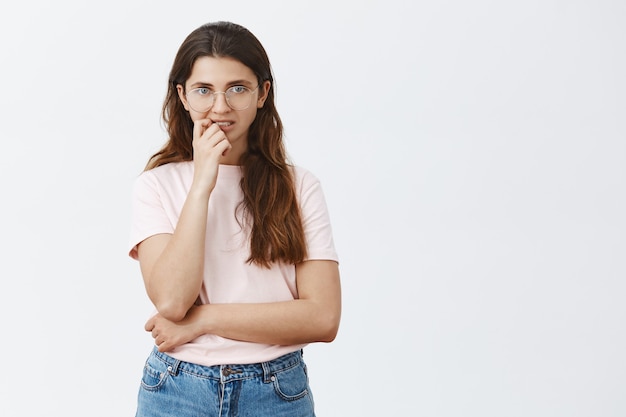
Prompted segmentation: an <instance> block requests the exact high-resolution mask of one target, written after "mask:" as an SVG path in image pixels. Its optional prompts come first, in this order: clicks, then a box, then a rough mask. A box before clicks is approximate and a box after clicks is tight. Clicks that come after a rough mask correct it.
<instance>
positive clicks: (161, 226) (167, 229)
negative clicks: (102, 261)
mask: <svg viewBox="0 0 626 417" xmlns="http://www.w3.org/2000/svg"><path fill="white" fill-rule="evenodd" d="M160 233H174V225H173V224H172V222H171V221H170V219H169V217H168V215H167V213H166V211H165V208H164V206H163V201H162V197H161V193H160V187H159V184H158V181H157V178H156V176H154V175H152V173H151V172H150V171H145V172H143V173H142V174H141V175H139V177H137V179H136V180H135V183H134V185H133V192H132V203H131V228H130V239H129V252H128V255H129V256H130V257H131V258H133V259H137V245H138V244H139V243H141V242H143V241H144V240H145V239H147V238H149V237H150V236H154V235H156V234H160Z"/></svg>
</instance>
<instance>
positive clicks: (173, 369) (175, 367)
mask: <svg viewBox="0 0 626 417" xmlns="http://www.w3.org/2000/svg"><path fill="white" fill-rule="evenodd" d="M180 362H181V361H179V360H178V359H175V360H174V363H173V364H171V365H170V366H168V367H167V371H168V372H169V373H170V375H173V376H176V375H178V368H180Z"/></svg>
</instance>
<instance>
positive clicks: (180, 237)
mask: <svg viewBox="0 0 626 417" xmlns="http://www.w3.org/2000/svg"><path fill="white" fill-rule="evenodd" d="M193 137H194V139H193V150H194V177H193V181H192V184H191V188H190V190H189V193H188V195H187V198H186V200H185V204H184V205H183V208H182V211H181V214H180V217H179V219H178V223H177V225H176V229H175V231H174V233H173V234H159V235H155V236H151V237H149V238H147V239H146V240H144V241H143V242H141V243H140V244H139V245H138V246H137V256H138V259H139V264H140V267H141V273H142V276H143V279H144V284H145V287H146V292H147V293H148V297H149V298H150V300H151V301H152V303H153V304H154V306H155V307H156V309H157V310H158V311H159V313H160V314H161V315H162V316H163V317H165V318H167V319H170V320H172V321H179V320H181V319H183V318H184V317H185V314H187V311H188V310H189V308H191V306H192V305H193V303H194V302H195V301H196V299H197V297H198V293H199V292H200V288H201V286H202V279H203V270H204V249H205V237H206V236H205V234H206V225H207V213H208V202H209V198H210V196H211V192H212V191H213V188H214V187H215V183H216V181H217V172H218V166H219V161H220V159H221V158H222V156H223V155H225V154H226V153H227V152H228V150H229V149H230V148H231V145H230V143H229V142H228V140H226V138H225V135H224V133H223V132H222V131H221V130H220V129H219V127H218V126H217V125H215V124H212V122H211V121H210V120H208V119H205V120H199V121H196V122H195V124H194V132H193Z"/></svg>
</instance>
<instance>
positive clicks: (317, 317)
mask: <svg viewBox="0 0 626 417" xmlns="http://www.w3.org/2000/svg"><path fill="white" fill-rule="evenodd" d="M181 222H183V227H184V219H183V218H182V216H181V219H180V221H179V227H180V226H181ZM194 229H195V230H197V228H194ZM180 230H181V229H180V228H179V229H178V230H177V231H180ZM182 230H184V229H182ZM175 238H176V236H174V235H169V234H163V235H156V236H153V237H150V238H148V239H146V240H145V241H144V242H142V243H141V244H140V245H139V247H138V256H139V261H140V265H141V268H142V273H143V276H144V282H145V285H146V289H147V291H148V295H149V296H150V298H151V299H152V302H153V303H154V305H155V306H156V308H157V311H158V312H159V313H158V314H157V315H155V316H153V317H152V318H150V320H148V322H147V323H146V325H145V330H146V331H148V332H151V334H152V336H153V337H154V339H155V344H156V346H157V347H158V349H159V350H160V351H162V352H167V351H171V350H172V349H174V348H175V347H177V346H180V345H182V344H184V343H187V342H189V341H191V340H193V339H195V338H196V337H198V336H200V335H202V334H215V335H218V336H222V337H226V338H229V339H236V340H243V341H248V342H257V343H267V344H280V345H292V344H301V343H311V342H331V341H332V340H334V338H335V336H336V334H337V330H338V328H339V321H340V315H341V288H340V282H339V281H340V280H339V268H338V265H337V263H336V262H334V261H325V260H312V261H305V262H302V263H300V264H298V265H296V284H297V288H298V299H296V300H292V301H283V302H271V303H251V304H206V305H201V306H196V305H194V301H195V300H196V298H197V296H198V293H199V291H200V287H201V285H202V269H201V268H198V267H197V265H198V262H199V264H200V266H202V265H203V264H202V262H201V261H199V258H196V256H198V255H197V254H196V253H195V251H196V250H198V248H197V247H196V248H192V247H187V245H185V244H184V243H185V242H188V241H189V239H187V240H185V241H183V242H181V243H182V246H183V248H177V242H176V240H175ZM202 241H204V237H203V238H202ZM196 244H199V246H200V249H201V250H202V251H203V250H204V246H203V245H202V244H200V242H196ZM170 253H171V254H172V258H171V259H172V261H168V256H169V254H170ZM180 256H182V257H183V258H182V259H185V260H183V261H182V262H181V258H180ZM175 257H178V262H176V263H174V262H173V259H175ZM202 259H203V258H202ZM193 260H195V261H196V262H193ZM194 264H195V267H194ZM176 265H178V266H176ZM159 267H160V268H161V269H157V268H159ZM164 272H166V273H164ZM196 274H197V275H196ZM168 275H169V279H166V277H167V276H168Z"/></svg>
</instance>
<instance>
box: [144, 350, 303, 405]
mask: <svg viewBox="0 0 626 417" xmlns="http://www.w3.org/2000/svg"><path fill="white" fill-rule="evenodd" d="M165 416H176V417H192V416H193V417H201V416H202V417H213V416H215V417H218V416H219V417H227V416H232V417H234V416H237V417H252V416H254V417H264V416H272V417H300V416H301V417H314V416H315V412H314V411H313V397H312V395H311V389H310V387H309V380H308V376H307V369H306V364H305V363H304V361H303V360H302V352H301V351H296V352H292V353H288V354H287V355H284V356H281V357H279V358H277V359H274V360H272V361H269V362H263V363H257V364H250V365H217V366H201V365H196V364H193V363H188V362H183V361H179V360H177V359H174V358H172V357H171V356H168V355H167V354H165V353H161V352H159V351H158V350H157V349H156V348H154V350H153V351H152V353H151V354H150V356H149V357H148V359H147V360H146V364H145V366H144V370H143V377H142V379H141V387H140V388H139V397H138V403H137V414H136V417H165Z"/></svg>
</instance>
